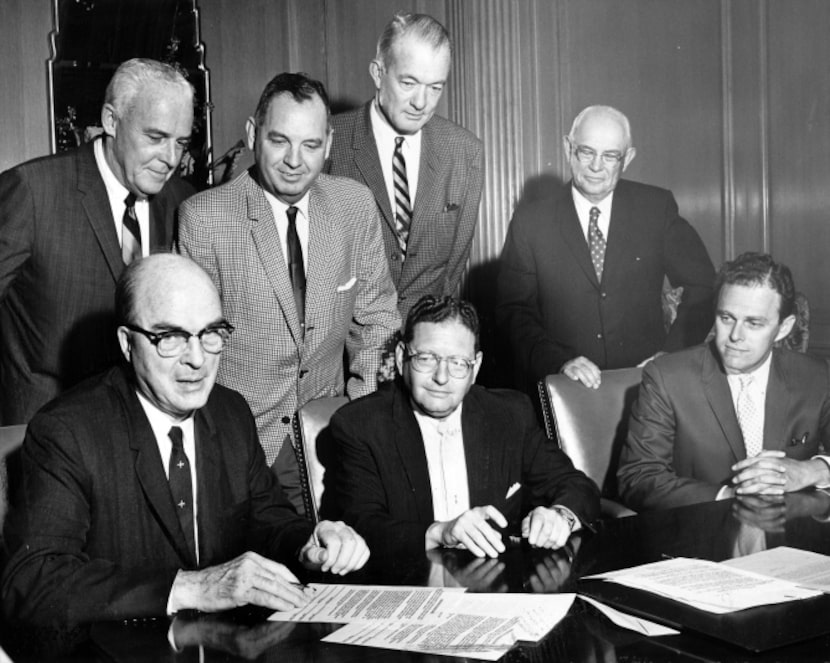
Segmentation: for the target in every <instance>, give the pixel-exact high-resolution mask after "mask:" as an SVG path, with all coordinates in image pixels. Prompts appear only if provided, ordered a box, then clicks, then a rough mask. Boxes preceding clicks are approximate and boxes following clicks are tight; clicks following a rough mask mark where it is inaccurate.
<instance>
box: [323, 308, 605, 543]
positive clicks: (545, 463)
mask: <svg viewBox="0 0 830 663" xmlns="http://www.w3.org/2000/svg"><path fill="white" fill-rule="evenodd" d="M478 332H479V324H478V317H477V315H476V312H475V309H474V308H473V307H472V305H471V304H469V303H467V302H463V301H459V300H457V299H453V298H450V297H445V298H441V299H436V298H434V297H432V296H431V295H426V296H425V297H423V298H422V299H421V300H419V301H418V302H417V303H416V304H415V306H414V307H413V308H412V309H411V310H410V312H409V316H408V318H407V321H406V325H405V328H404V335H403V340H402V341H401V342H399V343H398V346H397V348H396V354H395V359H396V363H397V368H398V372H399V374H400V375H401V381H400V382H399V383H396V384H395V385H388V386H384V387H383V388H381V389H379V390H378V391H377V392H376V393H374V394H371V395H369V396H366V397H365V398H361V399H359V400H357V401H355V402H353V403H350V404H348V405H346V406H344V407H343V408H341V409H340V410H338V411H337V412H336V413H335V415H334V416H333V417H332V420H331V436H332V439H333V445H332V446H333V455H334V457H335V459H334V461H333V464H332V466H331V467H327V468H326V474H325V480H326V490H325V491H324V493H323V510H324V513H330V514H331V515H332V516H335V515H336V516H337V517H342V518H343V520H345V521H346V522H348V523H349V524H351V525H353V526H354V528H355V529H356V530H357V531H358V532H359V533H360V534H361V535H362V536H363V537H364V538H366V540H367V542H369V545H370V546H371V547H372V550H373V552H374V553H375V554H376V556H377V557H378V559H393V558H397V557H398V555H399V554H400V553H401V552H402V551H409V552H412V551H415V550H419V549H421V550H423V549H424V548H427V549H430V548H435V547H439V546H459V545H462V546H464V547H466V548H467V549H469V550H470V551H471V552H472V553H473V554H475V555H476V556H478V557H484V556H488V557H496V556H497V555H498V554H499V553H501V552H504V550H505V542H504V540H503V538H502V532H504V531H506V532H507V533H512V534H515V535H519V534H520V535H521V536H522V537H525V538H527V540H528V542H529V543H530V544H531V545H533V546H539V547H544V548H554V549H555V548H560V547H562V546H563V545H564V544H565V543H566V542H567V540H568V537H569V536H570V534H571V532H572V531H574V530H575V529H578V528H580V527H582V526H584V525H586V524H587V523H589V522H590V521H591V520H592V519H593V518H595V517H596V516H597V514H598V511H599V497H598V495H599V493H598V491H597V487H596V486H595V485H594V483H593V482H592V481H591V480H590V479H588V478H587V477H586V476H585V475H584V474H583V473H582V472H580V471H579V470H577V469H575V468H574V466H573V465H572V464H571V461H570V460H569V459H568V457H567V456H566V455H565V454H564V453H563V452H562V451H561V450H559V449H558V448H557V447H556V445H555V444H554V443H553V442H551V441H550V440H549V439H547V438H546V437H545V434H544V433H543V432H542V430H541V429H540V428H539V426H538V424H537V423H536V418H535V416H534V413H533V408H532V406H531V404H530V401H529V400H528V398H527V397H526V396H524V395H523V394H520V393H518V392H515V391H510V390H488V389H484V388H482V387H478V386H475V385H474V384H473V383H474V382H475V379H476V375H477V374H478V370H479V368H480V367H481V360H482V353H481V352H480V351H479V349H478Z"/></svg>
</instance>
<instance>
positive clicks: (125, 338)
mask: <svg viewBox="0 0 830 663" xmlns="http://www.w3.org/2000/svg"><path fill="white" fill-rule="evenodd" d="M117 333H118V346H119V347H120V348H121V354H122V355H124V359H126V360H127V363H128V364H129V363H130V354H131V353H132V349H133V344H132V342H131V341H130V330H129V329H127V328H126V327H123V326H122V327H119V328H118V332H117Z"/></svg>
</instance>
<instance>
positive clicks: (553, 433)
mask: <svg viewBox="0 0 830 663" xmlns="http://www.w3.org/2000/svg"><path fill="white" fill-rule="evenodd" d="M641 376H642V369H641V368H623V369H618V370H610V371H603V372H602V384H601V386H600V387H599V389H588V388H587V387H585V386H583V385H582V383H581V382H575V381H574V380H571V379H570V378H568V377H565V376H564V375H561V374H556V375H549V376H547V377H546V378H545V379H544V380H542V381H540V382H539V396H540V398H541V401H542V413H543V415H544V419H545V429H546V432H547V434H548V437H550V438H551V439H552V440H555V441H558V442H559V446H560V448H561V449H562V450H563V451H564V452H565V453H566V454H568V456H569V457H570V459H571V461H573V464H574V465H575V466H576V467H577V468H578V469H580V470H582V471H583V472H585V474H587V475H588V476H589V477H590V478H591V479H593V481H594V482H595V483H596V484H597V485H598V486H599V487H600V490H601V491H602V500H601V514H602V515H603V516H605V517H614V518H619V517H622V516H630V515H634V511H632V510H631V509H628V508H626V507H624V506H623V505H622V504H619V503H618V502H617V501H616V500H617V499H618V496H617V489H616V485H617V479H616V473H617V463H618V461H619V456H620V451H621V449H622V445H623V444H624V442H625V437H626V434H627V432H628V415H629V412H630V410H631V405H632V403H633V402H634V399H635V398H636V397H637V390H638V388H639V385H640V380H641Z"/></svg>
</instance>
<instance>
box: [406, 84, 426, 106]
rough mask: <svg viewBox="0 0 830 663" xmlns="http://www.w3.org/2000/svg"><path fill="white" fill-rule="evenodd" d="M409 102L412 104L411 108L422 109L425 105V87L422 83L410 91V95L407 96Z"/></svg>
mask: <svg viewBox="0 0 830 663" xmlns="http://www.w3.org/2000/svg"><path fill="white" fill-rule="evenodd" d="M409 103H411V104H412V107H413V108H416V109H417V110H422V109H423V108H424V106H426V105H427V89H426V86H424V85H419V86H418V87H417V88H415V92H413V93H412V96H411V97H410V98H409Z"/></svg>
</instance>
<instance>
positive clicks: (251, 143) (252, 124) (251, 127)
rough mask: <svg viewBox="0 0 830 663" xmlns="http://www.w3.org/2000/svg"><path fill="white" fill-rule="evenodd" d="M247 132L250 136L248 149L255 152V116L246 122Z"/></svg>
mask: <svg viewBox="0 0 830 663" xmlns="http://www.w3.org/2000/svg"><path fill="white" fill-rule="evenodd" d="M245 134H246V135H247V136H248V149H249V150H251V152H253V151H254V145H255V144H256V120H254V118H253V117H249V118H248V120H247V121H246V122H245Z"/></svg>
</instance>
